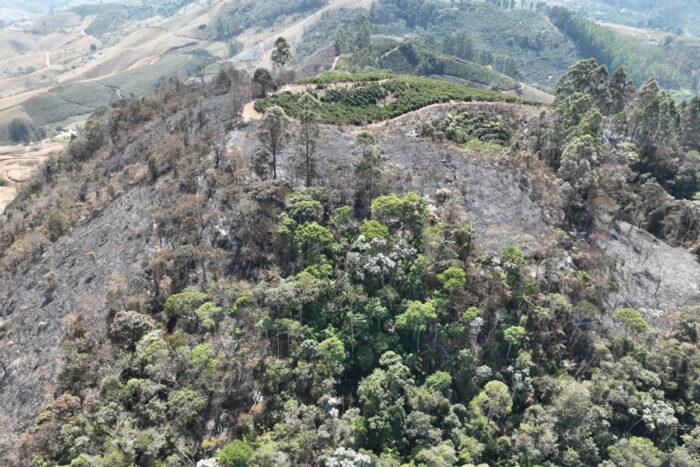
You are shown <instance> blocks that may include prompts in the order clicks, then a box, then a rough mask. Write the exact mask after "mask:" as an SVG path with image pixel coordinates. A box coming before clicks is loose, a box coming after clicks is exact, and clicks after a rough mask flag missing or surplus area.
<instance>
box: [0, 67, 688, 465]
mask: <svg viewBox="0 0 700 467" xmlns="http://www.w3.org/2000/svg"><path fill="white" fill-rule="evenodd" d="M592 83H597V85H596V86H593V85H592ZM250 86H252V83H251V81H250V76H247V75H246V74H244V73H241V72H240V71H238V70H233V69H229V70H228V71H222V72H221V73H220V74H219V75H218V76H217V77H216V79H214V80H213V81H211V82H210V83H206V84H205V85H204V86H203V85H202V84H201V83H197V82H193V83H190V84H182V83H169V84H166V85H165V86H163V87H161V88H160V89H159V90H158V91H157V92H156V93H154V94H150V95H147V96H146V97H145V98H144V99H139V100H134V101H132V102H125V101H121V102H119V103H117V104H116V105H115V106H113V107H112V108H110V109H104V110H101V111H98V112H97V113H95V114H94V115H92V116H91V117H90V120H89V121H88V123H87V125H86V126H85V128H84V129H83V130H82V131H81V132H80V135H79V136H78V137H77V138H76V139H74V140H73V141H72V142H71V144H70V146H69V148H68V150H67V151H66V152H65V154H63V155H61V156H58V157H55V158H52V159H51V160H50V161H49V162H48V163H47V164H46V165H45V167H44V169H43V170H42V171H41V174H40V175H39V176H38V177H37V178H36V179H35V180H33V181H31V182H30V183H27V184H26V185H24V186H23V187H22V190H21V192H20V194H19V196H18V198H17V199H16V200H15V201H13V202H12V203H11V204H10V206H9V207H8V209H7V210H6V212H5V222H4V223H3V224H2V226H1V227H0V250H1V251H2V255H1V256H0V280H2V283H3V285H4V287H3V288H2V290H0V317H1V318H0V319H1V321H0V349H2V353H1V354H0V355H2V356H3V357H2V359H1V360H0V364H1V365H0V371H2V373H0V426H2V427H3V429H2V430H0V433H2V434H3V436H2V438H1V439H0V443H1V444H0V446H2V449H0V452H3V454H5V459H4V463H5V464H9V465H28V464H29V463H30V462H34V463H36V464H44V465H69V464H70V465H90V466H93V465H94V466H103V465H104V466H106V465H110V466H113V465H125V466H126V465H194V464H196V463H197V462H198V461H200V460H204V459H211V458H214V457H216V458H217V459H218V461H217V463H218V465H222V466H227V465H300V464H306V465H338V463H340V462H351V463H352V464H353V465H390V466H394V465H401V464H402V463H408V462H413V463H414V465H446V466H448V465H463V464H466V465H470V464H473V465H476V464H481V463H484V464H487V465H492V464H496V463H498V462H500V463H505V464H509V465H510V464H515V463H519V464H522V465H525V464H528V465H534V464H543V465H545V464H551V465H561V464H562V463H567V462H571V463H574V464H577V463H578V464H582V465H596V464H598V463H600V462H605V463H606V464H605V465H613V466H623V465H633V464H634V463H635V462H638V463H641V465H664V463H666V462H670V463H671V464H670V465H693V464H694V463H696V462H697V461H698V460H700V457H699V456H700V451H699V450H698V449H697V445H696V443H695V442H694V439H695V438H696V437H697V433H698V428H697V426H698V423H697V422H698V414H697V413H696V411H695V410H694V408H693V407H694V405H693V404H694V401H695V395H696V394H695V387H696V385H697V374H698V371H700V353H699V352H698V347H697V346H698V327H697V326H698V321H697V317H698V315H697V313H698V306H700V291H699V290H698V284H700V263H698V258H697V254H696V253H697V252H698V251H700V250H699V249H698V247H697V245H698V244H699V242H700V231H698V229H697V225H698V223H697V222H696V220H697V219H698V218H700V215H699V214H698V210H697V209H698V208H697V204H696V203H694V202H692V201H689V200H687V199H684V198H686V197H692V195H693V194H694V192H695V191H698V190H700V180H698V179H697V178H695V179H693V178H692V175H695V174H697V166H693V165H692V164H695V163H700V160H698V158H695V156H694V154H697V153H696V152H694V151H696V150H697V148H698V147H700V143H699V142H698V140H697V134H696V133H695V132H694V130H692V128H697V125H698V124H699V123H698V120H697V115H699V114H700V113H698V112H695V110H693V109H697V106H698V105H699V103H700V100H697V99H695V100H693V101H691V102H690V103H684V104H682V105H681V106H679V107H678V108H675V107H670V102H672V101H670V100H669V99H668V96H667V95H666V94H665V93H664V92H663V91H661V90H660V89H659V88H658V86H657V85H656V84H655V82H653V81H650V82H648V83H647V84H645V85H644V86H642V87H640V88H634V87H633V86H632V84H631V83H630V82H629V81H628V80H627V79H626V78H625V77H624V76H621V75H620V74H619V73H618V74H614V75H608V74H607V71H605V70H604V69H601V68H600V67H598V65H597V64H596V63H595V62H592V61H587V62H581V63H579V64H577V65H576V66H575V67H574V68H572V69H571V70H570V71H569V72H567V73H566V75H565V76H564V77H563V79H562V80H561V81H560V82H559V85H558V86H557V88H556V89H557V92H556V100H555V101H554V103H553V105H551V106H550V105H546V104H542V103H540V102H531V101H527V100H524V99H520V98H518V97H516V96H507V95H503V94H500V93H496V92H493V91H486V90H483V89H475V88H465V87H461V86H459V85H456V84H450V83H447V82H445V81H438V80H430V79H428V78H422V77H421V78H418V77H405V76H404V77H402V76H394V75H378V74H350V75H348V74H340V73H331V74H326V75H320V76H318V77H315V78H310V79H307V80H303V81H301V82H299V83H297V84H296V85H294V86H290V87H288V88H286V90H285V92H283V93H280V94H276V95H273V96H271V97H269V98H266V99H263V100H259V101H257V102H255V103H252V102H247V101H248V99H246V98H245V97H244V96H249V95H250V93H249V92H250V90H251V89H250ZM426 89H434V90H441V93H438V94H435V95H432V96H429V95H428V94H427V93H426V92H425V90H426ZM386 91H390V94H382V93H384V92H386ZM399 91H400V92H399ZM377 93H380V94H377ZM600 93H603V94H600ZM314 94H315V97H314ZM329 96H332V98H331V97H329ZM371 96H375V97H373V98H376V99H378V101H376V102H371V103H369V104H368V103H367V102H366V99H367V98H368V97H371ZM602 96H604V97H602ZM428 97H430V98H429V99H428ZM431 99H432V100H431ZM654 102H657V103H658V102H663V103H664V105H660V106H654V105H652V103H654ZM232 103H233V104H234V106H233V107H232ZM236 103H238V104H236ZM275 103H276V104H280V105H282V106H283V107H284V108H285V109H287V110H288V111H289V113H290V114H292V115H295V116H296V117H297V119H295V120H290V119H288V118H287V117H286V115H285V114H284V111H283V110H281V108H280V107H275V106H274V105H273V104H275ZM613 103H614V105H613ZM239 104H240V106H239ZM372 104H373V105H372ZM377 104H379V106H377ZM392 104H394V107H389V106H391V105H392ZM339 106H340V107H339ZM365 106H366V107H365ZM243 107H245V108H246V109H250V107H256V108H257V109H258V110H259V111H261V112H263V111H264V112H265V114H264V115H261V114H257V116H256V115H255V114H254V113H250V112H249V114H248V115H249V118H248V122H247V123H244V122H242V119H243V117H244V115H245V111H244V110H243ZM382 107H388V108H390V109H396V111H395V112H394V111H382V110H374V112H377V113H376V114H373V115H372V116H371V117H367V118H366V119H364V120H362V119H360V120H358V119H357V118H356V115H355V113H356V112H358V113H359V114H362V113H366V112H367V111H368V110H369V109H372V108H373V109H381V108H382ZM232 109H233V110H232ZM334 109H336V110H337V109H342V110H343V111H342V112H336V110H334ZM651 109H665V110H664V112H673V114H672V115H671V114H667V113H658V114H651V113H650V110H651ZM642 110H644V111H645V112H644V113H642V112H641V111H642ZM624 115H630V116H631V119H630V120H629V121H627V120H625V119H623V118H622V117H623V116H624ZM251 116H252V117H251ZM331 117H332V118H331ZM324 119H325V120H328V121H332V122H333V123H334V124H333V125H328V124H323V123H321V122H320V121H323V120H324ZM676 120H678V121H679V122H681V124H680V125H679V126H678V127H671V126H668V125H667V123H668V122H669V121H676ZM370 121H371V123H369V122H370ZM660 128H666V130H664V131H660V130H659V129H660ZM278 130H279V131H278ZM274 135H278V136H279V138H278V137H275V136H274ZM661 147H664V148H665V149H664V151H663V152H661V151H660V148H661ZM689 174H690V175H691V177H690V178H688V175H689ZM275 175H276V177H275ZM306 185H308V186H306ZM669 193H674V194H675V196H676V197H675V198H674V197H673V196H671V195H670V194H669ZM693 251H694V252H695V253H693ZM640 459H641V460H640ZM676 461H678V462H679V463H677V464H674V463H673V462H676ZM207 462H209V463H210V465H213V464H212V463H213V462H214V460H213V459H212V460H210V461H207ZM683 463H685V464H683Z"/></svg>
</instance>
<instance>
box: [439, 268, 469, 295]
mask: <svg viewBox="0 0 700 467" xmlns="http://www.w3.org/2000/svg"><path fill="white" fill-rule="evenodd" d="M437 279H438V280H439V281H440V283H441V284H442V287H443V288H444V289H445V290H447V291H448V292H452V291H453V290H457V289H461V288H462V287H464V284H465V283H466V282H467V273H466V272H464V269H461V268H448V269H447V270H445V272H443V273H442V274H438V275H437Z"/></svg>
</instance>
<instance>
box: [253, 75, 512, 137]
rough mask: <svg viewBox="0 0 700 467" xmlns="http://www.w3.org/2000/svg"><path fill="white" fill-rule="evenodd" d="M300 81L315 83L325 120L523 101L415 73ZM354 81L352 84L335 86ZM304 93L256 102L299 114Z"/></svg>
mask: <svg viewBox="0 0 700 467" xmlns="http://www.w3.org/2000/svg"><path fill="white" fill-rule="evenodd" d="M300 82H301V83H306V84H308V85H316V87H315V89H314V88H313V87H312V88H310V92H312V93H313V94H315V96H316V97H318V98H319V99H320V101H321V105H319V106H318V109H317V112H318V115H319V120H320V121H322V122H324V123H352V124H356V125H359V124H362V123H369V122H376V121H381V120H386V119H389V118H393V117H397V116H399V115H402V114H405V113H406V112H410V111H412V110H417V109H420V108H422V107H425V106H427V105H430V104H436V103H440V102H448V101H451V100H459V101H467V102H468V101H484V100H491V101H503V102H516V101H521V100H520V99H519V98H518V97H516V96H509V95H505V94H500V93H497V92H494V91H487V90H483V89H474V88H468V87H464V86H459V85H456V84H452V83H448V82H444V81H437V80H433V79H427V78H419V77H415V76H407V75H405V76H395V75H387V74H382V73H375V74H356V75H348V74H342V73H328V74H325V75H321V76H320V77H317V78H311V79H308V80H302V81H300ZM348 82H353V83H355V84H353V85H352V86H349V87H347V86H334V85H336V84H342V83H348ZM301 95H302V94H300V93H296V94H295V93H291V92H288V91H287V92H283V93H280V94H277V95H275V96H272V97H268V98H266V99H262V100H259V101H257V102H256V103H255V109H256V110H257V111H258V112H264V111H265V110H267V109H268V108H270V107H272V106H273V105H279V106H280V107H282V108H283V109H284V110H285V112H286V113H287V114H288V115H290V116H293V117H296V116H298V115H299V112H300V106H299V105H298V102H299V98H300V97H301Z"/></svg>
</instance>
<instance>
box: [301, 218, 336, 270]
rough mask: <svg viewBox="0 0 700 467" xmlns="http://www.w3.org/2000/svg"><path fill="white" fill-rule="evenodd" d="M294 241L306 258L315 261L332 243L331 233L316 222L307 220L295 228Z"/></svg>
mask: <svg viewBox="0 0 700 467" xmlns="http://www.w3.org/2000/svg"><path fill="white" fill-rule="evenodd" d="M294 243H295V245H296V247H297V250H299V251H300V252H301V253H302V254H303V255H304V256H305V257H306V258H307V259H308V260H310V261H312V262H316V261H317V260H318V259H319V256H320V255H321V253H322V252H323V251H325V250H327V249H328V248H330V246H331V245H332V244H333V234H332V233H331V231H330V230H328V229H327V228H325V227H323V226H322V225H319V224H318V223H317V222H308V223H306V224H303V225H302V226H300V227H299V228H298V229H297V231H296V233H295V235H294Z"/></svg>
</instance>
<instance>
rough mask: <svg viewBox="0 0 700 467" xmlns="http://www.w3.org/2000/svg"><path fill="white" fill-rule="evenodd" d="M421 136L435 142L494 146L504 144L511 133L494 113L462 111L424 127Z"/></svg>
mask: <svg viewBox="0 0 700 467" xmlns="http://www.w3.org/2000/svg"><path fill="white" fill-rule="evenodd" d="M422 136H427V137H430V138H432V139H434V140H436V141H446V140H447V141H454V142H455V143H457V144H467V143H470V142H471V141H473V140H477V141H480V142H482V143H492V144H496V145H504V144H506V143H507V142H508V141H509V140H510V137H511V132H510V130H509V129H507V128H506V125H505V123H504V122H503V119H502V118H501V116H500V115H498V114H497V113H496V112H486V111H482V110H478V111H475V110H469V109H464V110H460V111H454V112H450V113H448V114H447V115H446V116H445V117H444V118H441V119H437V120H434V121H433V122H431V123H429V124H427V125H425V126H424V127H423V130H422Z"/></svg>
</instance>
